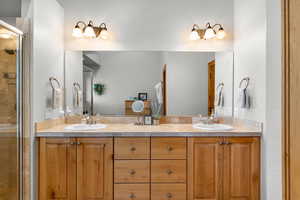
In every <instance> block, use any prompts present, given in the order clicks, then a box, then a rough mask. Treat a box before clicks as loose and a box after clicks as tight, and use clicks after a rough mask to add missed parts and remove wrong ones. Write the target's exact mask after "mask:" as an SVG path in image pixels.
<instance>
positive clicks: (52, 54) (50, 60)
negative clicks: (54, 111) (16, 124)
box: [32, 0, 64, 122]
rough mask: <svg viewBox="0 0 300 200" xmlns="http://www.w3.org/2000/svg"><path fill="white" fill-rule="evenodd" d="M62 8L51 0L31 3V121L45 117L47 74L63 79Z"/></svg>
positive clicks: (47, 97)
mask: <svg viewBox="0 0 300 200" xmlns="http://www.w3.org/2000/svg"><path fill="white" fill-rule="evenodd" d="M63 35H64V10H63V8H62V7H61V6H60V5H59V4H58V3H57V2H56V1H55V0H43V1H39V0H37V1H34V4H33V102H32V103H33V104H32V105H33V121H35V122H37V121H42V120H44V119H45V112H46V108H47V106H48V107H49V103H50V97H51V87H50V84H49V77H51V76H55V77H56V78H57V79H58V80H60V82H61V84H63V80H64V74H63V69H64V37H63Z"/></svg>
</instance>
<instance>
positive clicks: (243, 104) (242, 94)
mask: <svg viewBox="0 0 300 200" xmlns="http://www.w3.org/2000/svg"><path fill="white" fill-rule="evenodd" d="M250 99H251V98H250V95H249V92H248V90H247V89H246V88H244V89H240V90H239V100H238V104H239V107H240V108H246V109H249V108H250V107H251V101H250Z"/></svg>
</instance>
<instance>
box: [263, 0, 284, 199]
mask: <svg viewBox="0 0 300 200" xmlns="http://www.w3.org/2000/svg"><path fill="white" fill-rule="evenodd" d="M281 5H282V4H281V0H267V65H266V125H265V133H264V138H265V140H264V143H265V145H266V147H265V151H266V152H265V159H264V160H265V161H266V171H265V175H266V176H265V177H266V181H267V185H266V188H265V190H266V193H267V198H266V199H268V200H281V199H282V194H283V192H282V147H281V144H282V141H281V138H282V135H281V131H282V126H281V124H282V120H281V118H282V111H281V109H282V107H281V105H282V101H281V99H282V97H281V96H282V92H283V91H282V58H281V57H282V46H281V44H282V43H281V39H282V37H281V33H282V29H281V22H282V20H281V13H282V12H281Z"/></svg>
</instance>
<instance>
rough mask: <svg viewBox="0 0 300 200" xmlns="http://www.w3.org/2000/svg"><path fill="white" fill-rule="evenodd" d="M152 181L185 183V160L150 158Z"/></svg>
mask: <svg viewBox="0 0 300 200" xmlns="http://www.w3.org/2000/svg"><path fill="white" fill-rule="evenodd" d="M151 182H152V183H185V182H186V161H185V160H152V161H151Z"/></svg>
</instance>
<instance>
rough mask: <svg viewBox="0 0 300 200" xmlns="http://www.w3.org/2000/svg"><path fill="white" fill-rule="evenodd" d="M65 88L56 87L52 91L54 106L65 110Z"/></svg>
mask: <svg viewBox="0 0 300 200" xmlns="http://www.w3.org/2000/svg"><path fill="white" fill-rule="evenodd" d="M63 107H64V90H63V88H54V89H53V92H52V108H53V109H59V110H63Z"/></svg>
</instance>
